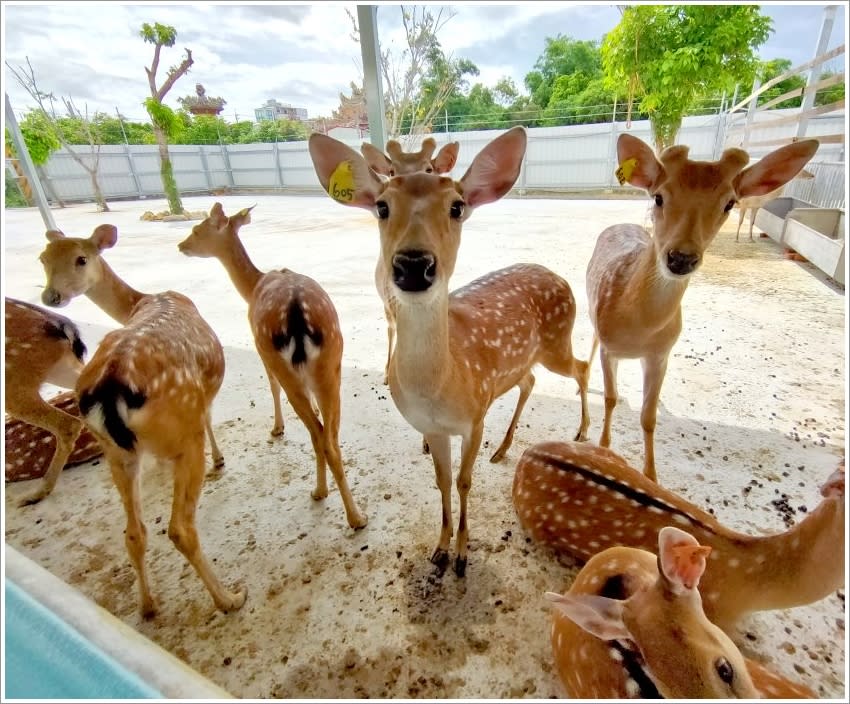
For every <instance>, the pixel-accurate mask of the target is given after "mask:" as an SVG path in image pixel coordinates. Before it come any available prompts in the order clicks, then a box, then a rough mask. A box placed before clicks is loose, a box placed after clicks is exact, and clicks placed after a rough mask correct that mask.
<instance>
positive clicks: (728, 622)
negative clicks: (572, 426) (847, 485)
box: [513, 442, 845, 634]
mask: <svg viewBox="0 0 850 704" xmlns="http://www.w3.org/2000/svg"><path fill="white" fill-rule="evenodd" d="M821 494H822V495H823V497H824V498H823V500H822V501H821V502H820V505H819V506H818V507H817V508H816V509H815V510H814V511H812V512H811V513H808V514H807V515H806V517H805V518H804V519H803V520H802V521H800V523H798V524H797V525H796V526H794V527H793V528H791V529H790V530H787V531H785V532H784V533H778V534H775V535H766V536H760V537H754V536H749V535H745V534H743V533H738V532H737V531H733V530H730V529H729V528H726V527H725V526H724V525H722V524H721V523H720V522H719V521H718V520H717V519H716V518H715V517H714V516H712V515H711V514H709V513H708V512H706V511H703V510H702V509H700V508H698V507H697V506H695V505H694V504H692V503H690V502H689V501H687V500H685V499H683V498H682V497H681V496H678V495H677V494H674V493H673V492H672V491H668V490H667V489H664V488H663V487H661V486H659V485H658V484H656V483H655V482H653V481H652V480H650V479H648V478H647V477H646V476H645V475H643V474H641V473H640V472H639V471H638V470H636V469H633V468H632V467H630V466H629V465H628V464H627V463H626V461H625V460H624V459H623V458H622V457H620V456H619V455H617V454H615V453H613V452H611V451H610V450H608V449H606V448H603V447H597V446H594V445H591V444H589V443H575V442H546V443H540V444H538V445H534V446H532V447H530V448H528V449H527V450H526V451H525V452H524V453H523V455H522V457H521V458H520V460H519V463H518V464H517V469H516V474H515V476H514V484H513V501H514V507H515V508H516V512H517V516H518V517H519V522H520V524H521V525H522V527H523V528H524V530H525V531H526V532H527V533H528V534H529V535H530V536H531V537H532V538H533V539H534V540H537V541H539V542H541V543H545V544H547V545H550V546H551V547H553V548H554V549H555V550H559V551H564V552H566V553H568V554H570V555H572V556H573V557H575V558H577V559H579V560H588V559H590V558H591V557H592V556H593V555H595V554H596V553H598V552H599V551H600V550H605V549H606V548H610V547H614V546H618V545H624V546H628V547H633V548H643V549H644V550H648V549H650V548H652V546H653V545H654V544H655V542H656V540H657V539H658V534H659V532H660V531H661V529H662V528H663V527H664V526H667V525H671V524H676V525H679V526H681V527H682V528H684V529H685V530H687V531H688V532H689V533H692V534H693V535H694V537H696V538H697V539H698V540H699V542H700V543H702V544H703V545H707V546H710V547H711V548H712V553H711V558H710V559H709V561H708V569H707V570H706V572H705V575H703V578H702V587H701V589H700V592H701V593H702V598H703V605H704V607H705V613H706V615H707V616H708V617H709V619H711V621H712V622H713V623H716V624H717V625H718V626H719V627H720V628H722V629H723V630H724V631H726V632H727V633H729V634H732V633H734V629H735V627H736V625H737V624H738V622H739V621H740V620H741V619H742V618H743V617H745V616H746V615H747V614H749V613H751V612H753V611H761V610H767V609H787V608H791V607H793V606H802V605H804V604H811V603H813V602H815V601H819V600H820V599H823V598H825V597H827V596H829V595H830V594H832V593H833V592H835V590H836V589H839V588H840V587H841V585H842V584H843V583H844V520H845V507H844V498H845V494H844V468H843V465H842V466H841V467H840V468H839V469H837V470H836V471H835V472H833V473H832V474H831V475H830V477H829V478H828V479H827V481H826V483H825V484H824V485H823V486H822V487H821Z"/></svg>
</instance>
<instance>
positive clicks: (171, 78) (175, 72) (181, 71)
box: [154, 49, 195, 103]
mask: <svg viewBox="0 0 850 704" xmlns="http://www.w3.org/2000/svg"><path fill="white" fill-rule="evenodd" d="M185 51H186V58H185V59H183V62H182V63H181V64H180V65H179V66H178V67H177V68H173V69H171V70H170V71H169V72H168V78H167V79H166V80H165V83H163V84H162V86H161V87H160V89H159V90H158V91H157V92H156V93H154V97H155V98H156V99H157V100H158V101H159V102H160V103H161V102H162V99H163V98H164V97H165V96H166V94H167V93H168V91H170V90H171V87H172V86H173V85H174V84H175V83H176V82H177V79H178V78H180V77H181V76H183V75H185V74H186V73H188V71H189V67H191V66H192V64H193V63H195V62H194V61H193V60H192V51H191V49H186V50H185Z"/></svg>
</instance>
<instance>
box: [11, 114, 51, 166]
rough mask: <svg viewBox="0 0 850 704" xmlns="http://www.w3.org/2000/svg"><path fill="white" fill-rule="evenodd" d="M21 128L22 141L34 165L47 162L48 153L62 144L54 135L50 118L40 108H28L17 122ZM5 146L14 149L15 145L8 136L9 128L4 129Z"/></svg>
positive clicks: (41, 164)
mask: <svg viewBox="0 0 850 704" xmlns="http://www.w3.org/2000/svg"><path fill="white" fill-rule="evenodd" d="M18 127H20V129H21V135H22V136H23V138H24V143H25V144H26V145H27V151H28V152H29V154H30V158H31V159H32V163H33V164H35V165H36V166H43V165H44V164H46V163H47V160H48V159H49V158H50V155H51V154H52V153H53V152H55V151H57V150H58V149H59V148H60V147H61V146H62V144H61V143H60V142H59V139H58V138H57V137H56V131H55V130H54V129H53V125H52V124H51V123H50V120H49V119H48V118H47V117H46V116H45V115H44V113H42V112H41V111H40V110H30V111H29V112H27V114H26V115H24V117H23V119H22V120H21V121H20V122H19V123H18ZM5 137H6V146H7V147H8V148H9V149H11V150H12V151H13V152H14V151H15V145H14V143H13V142H12V138H11V137H10V136H9V130H8V129H7V130H6V135H5Z"/></svg>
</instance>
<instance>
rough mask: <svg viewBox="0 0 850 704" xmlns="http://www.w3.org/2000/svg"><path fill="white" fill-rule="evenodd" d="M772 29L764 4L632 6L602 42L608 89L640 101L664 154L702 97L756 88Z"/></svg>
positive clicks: (657, 143)
mask: <svg viewBox="0 0 850 704" xmlns="http://www.w3.org/2000/svg"><path fill="white" fill-rule="evenodd" d="M770 32H771V20H770V18H769V17H767V16H765V15H763V14H762V13H761V11H760V9H759V6H758V5H663V6H658V5H633V6H629V7H627V8H625V9H624V10H623V16H622V19H621V20H620V22H619V24H618V25H617V26H616V27H615V28H614V29H613V30H612V31H611V32H609V33H608V34H607V35H606V37H605V39H604V40H603V42H602V65H603V70H604V72H605V78H606V85H607V86H608V87H609V88H610V89H612V90H613V89H617V88H620V87H622V86H628V88H629V99H630V100H631V99H632V98H638V97H639V98H640V99H641V108H642V109H643V110H645V111H646V112H647V113H648V114H649V116H650V121H651V123H652V131H653V136H654V138H655V146H656V149H657V150H661V149H663V148H664V147H667V146H669V145H671V144H673V143H674V141H675V138H676V134H677V133H678V131H679V127H680V126H681V124H682V117H683V116H684V115H685V114H686V113H687V112H688V110H690V109H692V108H693V107H694V105H695V103H696V101H697V100H698V99H700V98H706V97H709V96H712V95H717V94H719V93H721V92H723V91H729V92H730V93H731V91H732V90H733V89H734V86H735V84H736V83H740V84H741V85H749V84H751V83H752V81H753V78H754V76H755V72H756V69H757V68H758V61H757V59H756V54H755V52H756V49H757V48H758V47H759V46H761V45H762V44H763V43H764V42H765V41H766V40H767V38H768V35H769V34H770Z"/></svg>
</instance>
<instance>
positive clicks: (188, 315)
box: [39, 225, 246, 618]
mask: <svg viewBox="0 0 850 704" xmlns="http://www.w3.org/2000/svg"><path fill="white" fill-rule="evenodd" d="M47 239H48V240H49V244H48V245H47V247H46V248H45V249H44V251H43V252H42V253H41V256H40V257H39V258H40V260H41V263H42V264H43V265H44V271H45V274H46V276H47V283H46V286H45V288H44V292H43V293H42V300H44V302H45V303H46V304H48V305H53V306H61V305H66V304H67V303H69V302H70V301H71V299H72V298H75V297H76V296H80V295H86V296H87V297H88V298H89V299H91V300H92V301H93V302H94V303H95V304H97V305H99V306H100V307H101V308H102V309H103V310H104V311H106V312H107V313H109V314H110V315H111V316H112V317H113V318H115V319H116V320H118V321H119V322H120V323H122V324H123V327H121V328H119V329H117V330H113V331H112V332H110V333H108V334H107V335H106V336H105V337H104V338H103V340H102V341H101V343H100V346H99V347H98V349H97V351H96V352H95V354H94V355H93V356H92V358H91V361H90V362H89V363H88V364H87V365H86V366H85V368H84V369H83V371H82V373H81V374H80V377H79V380H78V381H77V384H76V392H77V396H78V398H79V402H80V411H81V412H82V414H83V417H84V419H85V422H86V424H87V425H88V426H89V428H90V429H91V431H92V432H93V433H94V434H95V436H96V437H97V438H98V440H99V442H100V444H101V446H102V447H103V450H104V455H105V456H106V460H107V462H108V464H109V469H110V471H111V472H112V479H113V481H114V482H115V486H116V488H117V489H118V492H119V493H120V495H121V499H122V501H123V503H124V509H125V511H126V514H127V528H126V533H125V542H126V545H127V550H128V552H129V553H130V559H131V561H132V563H133V566H134V567H135V569H136V573H137V575H138V578H139V590H140V596H141V599H140V604H141V611H142V615H143V616H145V617H146V618H149V617H151V616H153V615H154V614H155V613H156V603H155V601H154V598H153V596H152V594H151V591H150V587H149V585H148V578H147V570H146V568H145V547H146V543H147V538H146V536H147V530H146V528H145V525H144V523H143V522H142V515H141V497H140V483H141V480H140V459H141V456H142V455H143V454H144V453H150V454H151V455H153V456H154V457H157V458H159V459H161V460H166V461H171V462H172V464H173V472H172V473H173V477H174V500H173V504H172V510H171V520H170V522H169V525H168V537H169V538H170V539H171V540H172V542H173V543H174V545H175V546H176V547H177V549H178V550H179V551H180V552H181V553H183V555H184V556H185V557H186V559H187V560H189V562H190V563H191V565H192V567H194V568H195V571H196V572H197V573H198V575H199V576H200V578H201V580H202V581H203V582H204V584H205V585H206V587H207V590H208V591H209V592H210V594H211V596H212V598H213V601H214V602H215V604H216V606H217V607H218V608H219V609H221V610H222V611H230V610H234V609H238V608H240V607H241V606H242V604H244V602H245V594H246V592H245V590H244V589H240V590H238V591H234V592H230V591H227V590H226V589H225V588H224V587H223V586H222V584H221V582H220V581H219V579H218V578H217V577H216V575H215V574H214V573H213V571H212V568H211V567H210V565H209V563H208V561H207V559H206V557H205V556H204V553H203V550H202V548H201V544H200V540H199V538H198V532H197V528H196V526H195V514H196V511H197V506H198V499H199V498H200V495H201V489H202V488H203V484H204V473H205V471H204V431H205V430H206V432H207V435H208V437H209V439H210V445H211V448H212V455H213V461H214V463H215V466H216V467H220V466H222V465H223V464H224V458H223V457H222V455H221V452H220V451H219V449H218V446H217V445H216V443H215V438H214V437H213V432H212V423H211V418H210V415H211V405H212V401H213V399H214V398H215V395H216V393H217V392H218V390H219V387H220V386H221V382H222V379H223V378H224V351H223V350H222V347H221V343H220V342H219V340H218V337H216V335H215V333H214V332H213V330H212V328H210V326H209V325H207V323H206V322H205V321H204V319H203V318H202V317H201V315H200V314H199V313H198V310H197V308H196V307H195V305H194V303H192V301H191V300H189V299H188V298H187V297H186V296H184V295H182V294H180V293H176V292H174V291H166V292H164V293H158V294H144V293H140V292H139V291H136V290H135V289H133V288H131V287H130V286H128V285H127V284H126V283H125V282H124V281H123V280H122V279H120V278H119V277H118V276H117V275H116V274H115V272H113V271H112V269H111V268H110V267H109V265H108V264H107V263H106V261H105V260H104V259H103V257H102V252H103V251H104V250H105V249H108V248H110V247H113V246H114V245H115V243H116V242H117V241H118V230H117V228H116V227H115V226H114V225H100V226H98V227H97V228H95V230H94V232H93V233H92V236H91V237H89V238H77V237H65V235H64V234H62V233H61V232H59V231H58V230H49V231H48V232H47Z"/></svg>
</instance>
